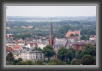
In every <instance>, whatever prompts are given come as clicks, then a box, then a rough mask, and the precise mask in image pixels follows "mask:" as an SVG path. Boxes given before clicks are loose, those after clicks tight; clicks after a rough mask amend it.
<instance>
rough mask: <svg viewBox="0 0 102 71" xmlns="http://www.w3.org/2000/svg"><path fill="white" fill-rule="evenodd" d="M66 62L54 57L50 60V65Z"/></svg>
mask: <svg viewBox="0 0 102 71" xmlns="http://www.w3.org/2000/svg"><path fill="white" fill-rule="evenodd" d="M65 64H66V63H65V62H62V61H61V60H59V59H52V60H50V61H49V62H48V65H65Z"/></svg>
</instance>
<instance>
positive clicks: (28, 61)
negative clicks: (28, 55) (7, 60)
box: [18, 60, 35, 65]
mask: <svg viewBox="0 0 102 71" xmlns="http://www.w3.org/2000/svg"><path fill="white" fill-rule="evenodd" d="M18 64H19V65H35V63H34V62H33V61H31V60H27V61H22V62H19V63H18Z"/></svg>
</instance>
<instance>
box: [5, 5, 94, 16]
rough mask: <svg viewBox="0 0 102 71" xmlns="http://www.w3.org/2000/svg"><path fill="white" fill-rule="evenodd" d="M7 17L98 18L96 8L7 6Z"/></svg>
mask: <svg viewBox="0 0 102 71" xmlns="http://www.w3.org/2000/svg"><path fill="white" fill-rule="evenodd" d="M6 16H38V17H57V16H68V17H70V16H96V6H7V9H6Z"/></svg>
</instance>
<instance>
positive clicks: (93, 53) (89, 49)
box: [84, 44, 96, 56]
mask: <svg viewBox="0 0 102 71" xmlns="http://www.w3.org/2000/svg"><path fill="white" fill-rule="evenodd" d="M85 51H87V54H89V55H91V56H96V48H95V46H93V45H92V44H87V45H86V47H85V48H84V52H85Z"/></svg>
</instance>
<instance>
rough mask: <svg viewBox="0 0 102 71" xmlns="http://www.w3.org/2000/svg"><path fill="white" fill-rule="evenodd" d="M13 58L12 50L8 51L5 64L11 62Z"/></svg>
mask: <svg viewBox="0 0 102 71" xmlns="http://www.w3.org/2000/svg"><path fill="white" fill-rule="evenodd" d="M14 60H15V59H14V56H13V54H12V52H10V53H8V54H7V56H6V61H7V64H12V63H13V61H14Z"/></svg>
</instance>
